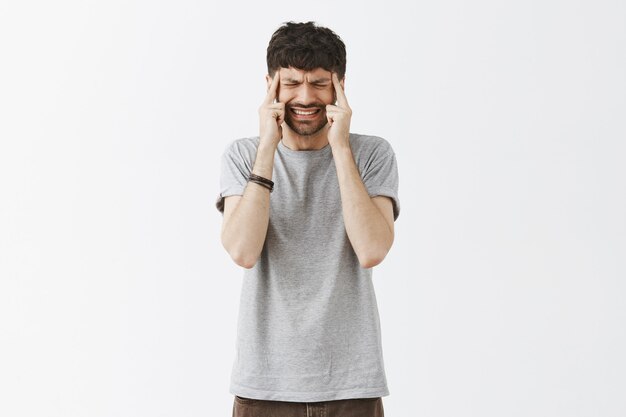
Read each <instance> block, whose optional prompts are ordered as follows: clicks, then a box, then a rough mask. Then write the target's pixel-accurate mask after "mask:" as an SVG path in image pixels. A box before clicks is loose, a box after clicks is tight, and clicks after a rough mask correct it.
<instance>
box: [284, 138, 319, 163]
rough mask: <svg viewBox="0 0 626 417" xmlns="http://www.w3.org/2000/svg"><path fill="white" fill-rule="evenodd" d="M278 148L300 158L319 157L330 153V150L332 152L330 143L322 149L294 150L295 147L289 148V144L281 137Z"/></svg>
mask: <svg viewBox="0 0 626 417" xmlns="http://www.w3.org/2000/svg"><path fill="white" fill-rule="evenodd" d="M278 148H279V149H280V152H281V153H282V154H284V155H288V156H290V157H293V158H300V159H310V158H319V157H323V156H326V155H328V154H330V152H331V147H330V143H327V144H326V145H324V147H323V148H321V149H312V150H306V151H294V150H293V149H289V148H288V147H287V145H285V144H284V143H283V141H282V139H281V141H280V142H278Z"/></svg>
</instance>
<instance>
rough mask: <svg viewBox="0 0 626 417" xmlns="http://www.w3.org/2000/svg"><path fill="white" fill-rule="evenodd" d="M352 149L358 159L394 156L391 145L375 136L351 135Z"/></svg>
mask: <svg viewBox="0 0 626 417" xmlns="http://www.w3.org/2000/svg"><path fill="white" fill-rule="evenodd" d="M350 147H351V148H352V153H353V154H354V156H355V158H356V159H364V160H369V159H371V158H374V159H378V158H385V157H388V156H392V155H394V150H393V147H392V146H391V143H389V141H387V140H386V139H384V138H382V137H380V136H375V135H364V134H361V133H350Z"/></svg>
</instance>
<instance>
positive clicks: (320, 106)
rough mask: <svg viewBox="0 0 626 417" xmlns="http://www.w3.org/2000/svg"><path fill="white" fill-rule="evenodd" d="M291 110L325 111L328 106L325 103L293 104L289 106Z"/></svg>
mask: <svg viewBox="0 0 626 417" xmlns="http://www.w3.org/2000/svg"><path fill="white" fill-rule="evenodd" d="M288 107H289V108H293V107H298V108H300V109H321V110H324V109H325V108H326V105H325V104H323V103H313V104H300V103H292V104H290V105H289V106H288Z"/></svg>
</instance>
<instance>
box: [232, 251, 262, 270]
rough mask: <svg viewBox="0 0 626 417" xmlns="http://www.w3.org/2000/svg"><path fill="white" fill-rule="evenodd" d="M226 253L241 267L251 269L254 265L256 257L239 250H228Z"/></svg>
mask: <svg viewBox="0 0 626 417" xmlns="http://www.w3.org/2000/svg"><path fill="white" fill-rule="evenodd" d="M228 254H229V255H230V257H231V258H232V260H233V261H234V262H235V263H236V264H237V265H239V266H240V267H242V268H246V269H251V268H252V267H253V266H254V265H256V261H257V260H258V258H259V257H258V256H257V257H252V256H246V255H244V254H242V253H241V252H234V251H228Z"/></svg>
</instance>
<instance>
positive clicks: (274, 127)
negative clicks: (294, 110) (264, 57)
mask: <svg viewBox="0 0 626 417" xmlns="http://www.w3.org/2000/svg"><path fill="white" fill-rule="evenodd" d="M279 84H280V71H279V70H276V72H275V73H274V78H273V79H272V84H271V85H270V88H269V89H268V90H267V96H265V100H263V104H261V107H259V136H260V139H261V142H267V143H270V144H272V145H273V146H278V142H280V140H281V139H282V138H283V128H282V126H281V125H282V124H283V121H284V120H285V103H278V102H276V103H274V100H276V98H277V93H276V92H277V91H278V85H279Z"/></svg>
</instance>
